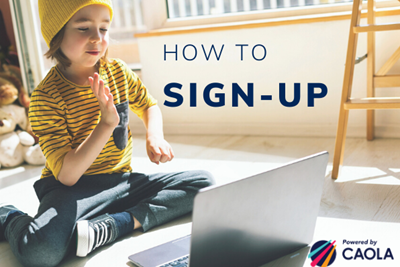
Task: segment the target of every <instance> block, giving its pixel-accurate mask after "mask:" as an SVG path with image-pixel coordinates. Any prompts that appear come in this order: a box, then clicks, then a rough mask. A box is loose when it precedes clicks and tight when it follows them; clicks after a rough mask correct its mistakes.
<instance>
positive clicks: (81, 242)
mask: <svg viewBox="0 0 400 267" xmlns="http://www.w3.org/2000/svg"><path fill="white" fill-rule="evenodd" d="M76 230H77V237H76V242H77V248H76V256H78V257H86V255H87V254H88V253H89V240H90V236H89V222H88V221H86V220H84V221H78V222H77V223H76Z"/></svg>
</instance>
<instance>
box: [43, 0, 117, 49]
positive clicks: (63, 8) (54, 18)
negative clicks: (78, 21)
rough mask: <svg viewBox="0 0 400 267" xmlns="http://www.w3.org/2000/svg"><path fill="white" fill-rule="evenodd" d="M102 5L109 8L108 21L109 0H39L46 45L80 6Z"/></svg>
mask: <svg viewBox="0 0 400 267" xmlns="http://www.w3.org/2000/svg"><path fill="white" fill-rule="evenodd" d="M95 4H98V5H104V6H106V7H108V8H109V9H110V21H111V20H112V18H113V9H112V3H111V0H39V17H40V22H41V30H42V35H43V38H44V40H45V41H46V43H47V46H48V47H49V48H50V42H51V40H52V39H53V37H54V36H56V34H57V33H58V32H59V31H60V30H61V29H62V27H63V26H64V25H65V24H66V23H67V22H68V21H69V20H70V18H71V17H72V16H73V15H74V14H75V13H76V12H77V11H78V10H79V9H81V8H83V7H85V6H88V5H95Z"/></svg>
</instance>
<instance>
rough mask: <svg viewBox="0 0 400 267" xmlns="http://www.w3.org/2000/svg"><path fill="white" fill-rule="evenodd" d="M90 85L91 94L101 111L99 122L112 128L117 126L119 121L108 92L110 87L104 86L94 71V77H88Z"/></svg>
mask: <svg viewBox="0 0 400 267" xmlns="http://www.w3.org/2000/svg"><path fill="white" fill-rule="evenodd" d="M89 82H90V86H91V87H92V91H93V94H94V95H95V96H96V98H97V101H98V102H99V106H100V112H101V121H100V122H101V123H103V124H106V125H108V126H110V127H112V128H115V127H117V125H118V123H119V115H118V112H117V109H116V108H115V105H114V101H113V95H112V94H111V93H110V88H108V87H107V86H106V87H104V82H103V80H102V79H100V78H99V74H98V73H97V72H95V73H94V78H93V77H89Z"/></svg>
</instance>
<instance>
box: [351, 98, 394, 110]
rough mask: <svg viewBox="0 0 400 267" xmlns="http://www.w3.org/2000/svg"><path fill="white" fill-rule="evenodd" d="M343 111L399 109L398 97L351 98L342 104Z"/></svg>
mask: <svg viewBox="0 0 400 267" xmlns="http://www.w3.org/2000/svg"><path fill="white" fill-rule="evenodd" d="M344 109H400V97H366V98H353V99H350V100H348V101H347V102H345V103H344Z"/></svg>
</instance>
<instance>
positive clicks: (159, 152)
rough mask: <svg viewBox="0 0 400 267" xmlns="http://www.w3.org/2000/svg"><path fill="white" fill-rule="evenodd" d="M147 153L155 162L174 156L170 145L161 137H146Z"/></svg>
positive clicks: (169, 159)
mask: <svg viewBox="0 0 400 267" xmlns="http://www.w3.org/2000/svg"><path fill="white" fill-rule="evenodd" d="M146 149H147V155H148V156H149V159H150V161H151V162H154V163H155V164H157V165H158V164H160V162H161V163H165V162H168V161H171V160H172V159H173V158H174V151H173V150H172V147H171V145H170V144H169V143H168V142H167V141H166V140H165V139H164V138H161V137H147V142H146Z"/></svg>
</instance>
